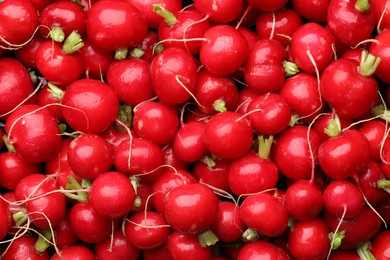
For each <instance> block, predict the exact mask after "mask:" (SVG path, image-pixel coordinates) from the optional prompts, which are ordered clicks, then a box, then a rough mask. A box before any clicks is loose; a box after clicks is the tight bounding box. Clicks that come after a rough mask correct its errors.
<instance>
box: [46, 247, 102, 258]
mask: <svg viewBox="0 0 390 260" xmlns="http://www.w3.org/2000/svg"><path fill="white" fill-rule="evenodd" d="M61 259H80V260H94V259H96V256H95V254H94V253H93V252H92V251H91V249H89V248H88V247H86V246H84V245H73V246H69V247H65V248H62V249H61V250H60V252H58V253H55V254H54V255H52V256H51V257H50V260H61Z"/></svg>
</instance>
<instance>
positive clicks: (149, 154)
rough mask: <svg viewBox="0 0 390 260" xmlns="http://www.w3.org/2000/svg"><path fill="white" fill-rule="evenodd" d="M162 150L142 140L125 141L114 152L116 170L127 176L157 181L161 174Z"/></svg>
mask: <svg viewBox="0 0 390 260" xmlns="http://www.w3.org/2000/svg"><path fill="white" fill-rule="evenodd" d="M163 161H164V157H163V152H162V149H161V148H160V147H159V146H158V145H157V144H155V143H153V142H151V141H149V140H147V139H142V138H132V140H131V141H129V140H126V141H123V142H122V143H121V144H120V145H119V146H118V148H117V149H116V150H115V152H114V166H115V168H116V169H117V170H118V171H119V172H121V173H124V174H126V175H140V178H142V179H144V180H148V181H152V180H155V179H156V178H157V177H158V176H159V175H160V174H161V173H162V169H159V167H160V166H161V165H162V164H163Z"/></svg>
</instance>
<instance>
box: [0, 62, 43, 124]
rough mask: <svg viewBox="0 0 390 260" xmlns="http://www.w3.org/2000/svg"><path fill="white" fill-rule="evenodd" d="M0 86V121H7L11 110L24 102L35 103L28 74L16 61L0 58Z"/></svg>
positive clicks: (32, 87) (32, 86)
mask: <svg viewBox="0 0 390 260" xmlns="http://www.w3.org/2000/svg"><path fill="white" fill-rule="evenodd" d="M0 84H1V86H2V87H1V89H0V119H3V120H5V119H7V118H8V115H9V114H10V113H11V111H12V110H13V109H15V108H16V107H17V106H19V105H20V104H23V103H24V102H26V101H27V102H26V103H25V104H29V103H36V100H37V99H36V96H35V95H34V94H33V92H34V85H33V82H32V80H31V77H30V74H29V73H28V71H27V69H26V68H25V67H24V66H23V65H22V63H20V62H19V61H18V60H16V59H13V58H9V57H4V58H0ZM30 95H31V97H30Z"/></svg>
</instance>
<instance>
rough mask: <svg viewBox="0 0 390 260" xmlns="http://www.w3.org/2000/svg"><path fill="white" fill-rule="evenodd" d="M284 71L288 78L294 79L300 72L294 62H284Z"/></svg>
mask: <svg viewBox="0 0 390 260" xmlns="http://www.w3.org/2000/svg"><path fill="white" fill-rule="evenodd" d="M283 70H284V75H285V76H286V77H292V76H294V75H296V74H297V73H298V72H299V67H298V65H297V64H295V63H294V62H291V61H286V60H285V61H283Z"/></svg>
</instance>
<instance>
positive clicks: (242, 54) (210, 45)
mask: <svg viewBox="0 0 390 260" xmlns="http://www.w3.org/2000/svg"><path fill="white" fill-rule="evenodd" d="M203 38H205V41H203V42H202V44H201V47H200V52H199V58H200V62H201V63H202V65H203V66H204V67H205V68H206V69H207V70H208V71H209V72H211V73H213V74H216V75H219V76H227V75H229V74H231V73H234V72H235V71H237V70H238V69H239V68H240V67H241V66H242V65H243V64H244V62H245V60H246V58H247V56H248V50H249V46H248V43H247V41H246V39H245V37H244V36H243V35H242V33H241V32H240V31H238V30H237V29H235V28H234V27H232V26H230V25H226V24H220V25H215V26H212V27H210V28H209V29H208V30H207V31H206V32H205V33H204V35H203ZM227 60H229V62H228V63H226V61H227Z"/></svg>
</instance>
